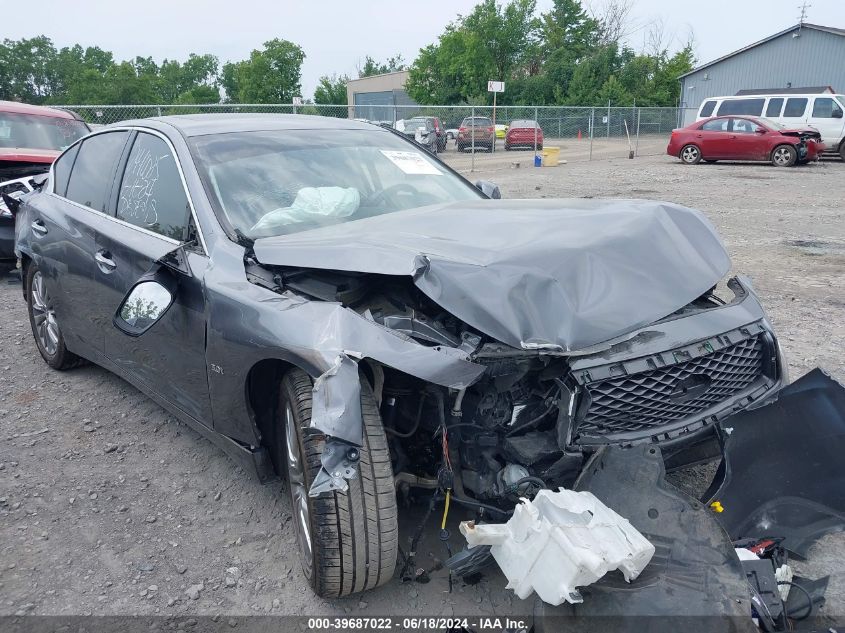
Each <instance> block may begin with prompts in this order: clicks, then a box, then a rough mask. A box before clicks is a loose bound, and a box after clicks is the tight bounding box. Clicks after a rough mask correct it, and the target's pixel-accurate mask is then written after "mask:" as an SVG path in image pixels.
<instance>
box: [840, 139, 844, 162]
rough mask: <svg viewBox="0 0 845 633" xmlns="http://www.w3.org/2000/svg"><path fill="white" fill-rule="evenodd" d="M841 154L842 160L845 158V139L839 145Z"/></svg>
mask: <svg viewBox="0 0 845 633" xmlns="http://www.w3.org/2000/svg"><path fill="white" fill-rule="evenodd" d="M839 156H840V157H841V158H842V160H845V141H842V144H841V145H839Z"/></svg>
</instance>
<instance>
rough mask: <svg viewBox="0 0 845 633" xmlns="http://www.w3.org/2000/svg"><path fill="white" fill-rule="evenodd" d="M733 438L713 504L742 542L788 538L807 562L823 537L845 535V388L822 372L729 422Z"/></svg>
mask: <svg viewBox="0 0 845 633" xmlns="http://www.w3.org/2000/svg"><path fill="white" fill-rule="evenodd" d="M723 426H724V427H725V431H726V432H727V431H729V432H730V434H729V435H728V437H727V440H726V442H725V447H724V460H723V462H722V464H721V465H720V467H719V471H718V472H717V475H716V479H715V481H714V483H713V486H712V489H711V491H709V492H708V493H707V494H706V498H707V499H708V500H709V502H715V501H718V502H719V503H720V504H721V506H722V508H723V509H724V510H723V512H721V513H719V514H717V515H716V516H717V518H718V519H719V522H720V523H721V524H722V525H723V526H724V527H725V529H726V530H727V531H728V533H729V534H730V535H731V537H733V538H734V539H740V538H746V537H761V536H765V535H770V536H778V537H781V536H782V537H784V540H783V542H782V545H783V547H785V548H786V549H788V550H789V551H790V552H792V553H794V554H796V555H798V556H802V557H806V555H807V551H808V550H809V548H810V545H812V543H813V542H814V541H815V540H816V539H818V538H819V537H821V536H822V535H824V534H826V533H828V532H833V531H840V530H842V529H845V462H843V456H845V388H844V387H843V386H842V385H841V384H839V383H838V382H836V381H835V380H834V379H833V378H831V377H830V376H829V375H828V374H826V373H825V372H824V371H822V370H821V369H814V370H812V371H811V372H809V373H808V374H806V375H804V376H802V377H801V378H799V379H798V380H796V381H795V382H794V383H792V384H791V385H788V386H786V387H784V388H783V389H781V390H780V392H779V395H778V399H777V401H776V402H774V403H772V404H769V405H766V406H763V407H760V408H758V409H753V410H750V411H744V412H742V413H738V414H737V415H735V416H733V417H731V418H730V419H729V420H727V421H725V422H724V423H723Z"/></svg>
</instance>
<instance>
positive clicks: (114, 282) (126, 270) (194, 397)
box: [95, 222, 211, 425]
mask: <svg viewBox="0 0 845 633" xmlns="http://www.w3.org/2000/svg"><path fill="white" fill-rule="evenodd" d="M97 247H98V252H100V253H102V254H104V255H105V256H106V257H107V258H108V259H110V260H111V261H112V262H113V264H114V266H113V268H111V270H110V271H109V272H106V271H105V270H102V269H100V268H98V269H97V270H96V271H95V274H96V275H97V276H98V278H99V279H100V285H101V292H102V294H103V296H104V297H105V298H106V299H105V303H107V309H106V311H105V312H104V317H105V319H106V320H107V321H108V322H107V324H106V325H105V328H104V331H105V355H106V356H107V357H108V358H109V360H111V361H112V362H113V363H114V364H116V365H118V366H120V368H121V369H122V370H124V371H125V372H127V373H129V374H131V375H132V376H134V377H136V378H137V379H139V380H141V381H143V382H144V384H145V385H147V386H148V387H150V388H152V389H154V390H155V391H156V392H157V393H159V394H160V395H161V396H162V397H164V398H166V399H167V400H168V401H170V402H171V403H173V404H175V405H176V406H178V407H179V408H180V409H182V410H183V411H185V412H186V413H188V414H189V415H191V416H192V417H194V418H196V419H197V420H199V421H200V422H203V423H205V424H209V425H210V422H211V411H210V406H209V400H208V375H207V371H206V362H205V302H204V296H203V288H202V275H203V273H204V271H205V266H206V265H207V259H206V258H205V257H204V256H201V255H197V254H194V253H189V257H188V263H189V266H190V268H191V271H192V273H193V274H192V276H190V277H188V276H184V275H179V274H177V273H173V274H174V275H176V276H177V277H178V292H177V293H176V297H175V299H174V302H173V305H172V306H171V307H170V309H169V310H168V311H167V312H165V313H164V315H163V316H162V317H161V319H160V320H159V321H157V322H156V324H155V325H154V326H153V327H152V328H150V329H149V330H148V331H147V332H145V333H144V334H142V335H141V336H138V337H133V336H129V335H127V334H126V333H124V332H123V331H121V330H120V329H119V328H117V327H116V326H115V325H114V323H113V319H114V315H115V314H116V313H117V310H118V308H119V307H120V305H121V303H122V302H123V299H124V297H125V296H126V295H127V294H128V293H129V291H130V290H131V289H132V287H133V286H134V285H135V283H136V282H137V281H138V279H139V278H140V277H142V276H143V275H145V274H146V273H148V272H150V271H151V270H153V269H154V268H156V267H158V266H160V264H157V263H156V262H157V261H158V260H159V259H161V257H163V256H164V255H165V254H167V253H169V252H170V251H172V250H173V249H174V248H176V247H177V245H176V244H175V243H173V242H171V241H169V240H164V239H162V238H161V237H159V236H153V235H149V234H145V233H143V232H141V231H138V230H137V229H136V228H135V227H131V226H127V225H124V224H123V223H120V222H112V223H110V225H109V226H107V227H103V228H102V229H101V230H100V231H98V235H97Z"/></svg>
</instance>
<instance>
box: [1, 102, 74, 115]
mask: <svg viewBox="0 0 845 633" xmlns="http://www.w3.org/2000/svg"><path fill="white" fill-rule="evenodd" d="M0 112H14V113H15V114H37V115H40V116H50V117H54V118H57V119H76V118H77V117H76V115H75V114H73V113H72V112H68V111H67V110H59V109H57V108H47V107H44V106H37V105H30V104H28V103H19V102H17V101H0Z"/></svg>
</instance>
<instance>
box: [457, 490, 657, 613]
mask: <svg viewBox="0 0 845 633" xmlns="http://www.w3.org/2000/svg"><path fill="white" fill-rule="evenodd" d="M460 530H461V534H463V535H464V536H465V537H466V540H467V543H468V544H469V545H470V548H473V547H476V546H479V545H490V552H491V553H492V554H493V558H495V559H496V562H497V563H498V564H499V567H500V568H501V570H502V572H503V573H504V574H505V577H506V578H507V579H508V584H507V588H508V589H513V590H514V593H516V595H517V596H518V597H520V598H522V599H523V600H524V599H525V598H527V597H528V596H530V595H531V593H532V592H534V591H536V592H537V595H538V596H540V598H541V599H542V600H543V601H545V602H547V603H548V604H551V605H559V604H561V603H562V602H569V603H577V602H583V598H582V597H581V593H580V592H579V591H578V587H584V586H586V585H589V584H592V583H594V582H595V581H596V580H598V579H599V578H601V577H602V576H604V575H605V574H606V573H607V572H609V571H611V570H616V569H618V570H619V571H621V572H622V575H623V576H624V577H625V580H626V581H628V582H630V581H632V580H633V579H635V578H636V577H637V576H639V575H640V572H642V570H643V568H645V566H646V565H648V562H649V561H650V560H651V557H652V556H653V555H654V545H652V544H651V543H649V542H648V541H647V540H646V539H645V538H644V537H643V535H642V534H640V533H639V532H637V531H636V530H635V529H634V528H633V527H631V524H630V523H629V522H628V521H627V520H626V519H625V518H624V517H621V516H619V515H618V514H616V512H614V511H613V510H611V509H610V508H608V507H607V506H605V505H604V504H603V503H602V502H601V501H599V500H598V499H596V497H595V496H593V495H592V494H591V493H589V492H574V491H572V490H565V489H563V488H561V489H560V490H559V491H557V492H552V491H550V490H540V491H539V492H538V493H537V495H536V496H535V497H534V499H533V500H528V499H522V500H521V501H520V503H519V504H518V505H517V506H516V509H515V510H514V513H513V516H512V517H511V518H510V520H509V521H508V522H507V523H503V524H490V523H485V524H481V525H476V524H475V523H473V522H472V521H464V522H463V523H461V525H460Z"/></svg>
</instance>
